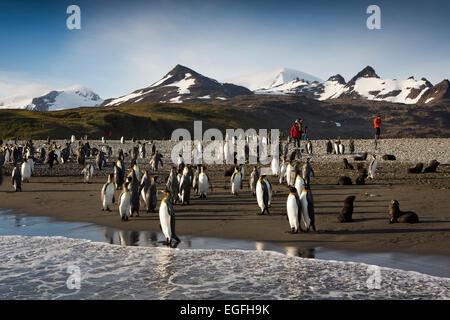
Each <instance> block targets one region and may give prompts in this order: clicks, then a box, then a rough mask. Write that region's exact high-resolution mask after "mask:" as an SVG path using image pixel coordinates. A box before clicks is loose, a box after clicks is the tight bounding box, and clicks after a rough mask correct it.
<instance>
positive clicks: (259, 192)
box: [256, 180, 265, 212]
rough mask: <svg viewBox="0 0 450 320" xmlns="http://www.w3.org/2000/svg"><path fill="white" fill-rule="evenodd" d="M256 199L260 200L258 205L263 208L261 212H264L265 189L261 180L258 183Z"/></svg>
mask: <svg viewBox="0 0 450 320" xmlns="http://www.w3.org/2000/svg"><path fill="white" fill-rule="evenodd" d="M256 201H257V202H258V206H259V207H260V208H261V212H263V211H264V209H265V205H264V190H263V188H262V184H261V181H260V180H258V182H257V183H256Z"/></svg>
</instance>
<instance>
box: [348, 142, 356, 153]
mask: <svg viewBox="0 0 450 320" xmlns="http://www.w3.org/2000/svg"><path fill="white" fill-rule="evenodd" d="M348 145H349V149H350V154H353V153H354V152H355V143H354V142H353V139H352V138H350V142H349V143H348Z"/></svg>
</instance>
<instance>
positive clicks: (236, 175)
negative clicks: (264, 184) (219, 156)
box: [230, 167, 242, 196]
mask: <svg viewBox="0 0 450 320" xmlns="http://www.w3.org/2000/svg"><path fill="white" fill-rule="evenodd" d="M230 181H231V194H232V195H234V196H237V195H238V193H239V189H240V187H241V183H242V174H241V171H240V170H239V169H238V167H234V172H233V175H232V176H231V180H230Z"/></svg>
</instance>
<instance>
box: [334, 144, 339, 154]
mask: <svg viewBox="0 0 450 320" xmlns="http://www.w3.org/2000/svg"><path fill="white" fill-rule="evenodd" d="M334 153H336V154H339V147H338V145H337V143H335V144H334Z"/></svg>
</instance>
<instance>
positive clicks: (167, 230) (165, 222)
mask: <svg viewBox="0 0 450 320" xmlns="http://www.w3.org/2000/svg"><path fill="white" fill-rule="evenodd" d="M159 223H160V224H161V229H162V232H163V234H164V237H165V238H166V240H167V239H169V241H171V240H172V229H171V227H170V215H169V209H168V207H167V204H166V201H165V200H163V201H161V205H160V206H159Z"/></svg>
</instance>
